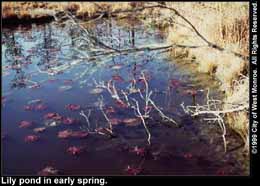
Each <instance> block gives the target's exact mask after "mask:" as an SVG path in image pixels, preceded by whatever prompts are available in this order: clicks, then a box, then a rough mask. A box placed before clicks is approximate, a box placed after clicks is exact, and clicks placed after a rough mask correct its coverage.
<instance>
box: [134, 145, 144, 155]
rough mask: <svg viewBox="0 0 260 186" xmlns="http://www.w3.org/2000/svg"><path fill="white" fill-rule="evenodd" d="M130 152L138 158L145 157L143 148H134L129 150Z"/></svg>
mask: <svg viewBox="0 0 260 186" xmlns="http://www.w3.org/2000/svg"><path fill="white" fill-rule="evenodd" d="M130 152H133V153H135V154H136V155H138V156H144V155H145V148H144V147H138V146H135V147H134V148H132V149H130Z"/></svg>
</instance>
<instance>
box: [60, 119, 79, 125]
mask: <svg viewBox="0 0 260 186" xmlns="http://www.w3.org/2000/svg"><path fill="white" fill-rule="evenodd" d="M62 122H63V123H64V124H66V125H72V124H76V123H77V122H78V120H76V119H74V118H70V117H65V118H63V119H62Z"/></svg>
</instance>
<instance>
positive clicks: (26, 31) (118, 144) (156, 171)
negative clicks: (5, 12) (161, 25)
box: [1, 19, 243, 175]
mask: <svg viewBox="0 0 260 186" xmlns="http://www.w3.org/2000/svg"><path fill="white" fill-rule="evenodd" d="M84 26H85V27H86V28H87V29H86V30H82V29H79V28H77V25H75V24H72V23H71V22H69V21H67V22H64V23H62V24H61V23H58V22H51V23H46V24H38V25H37V24H30V25H23V26H22V25H19V26H15V27H4V28H3V29H2V112H1V114H2V121H1V123H2V125H1V127H2V128H1V129H2V162H3V163H2V165H3V167H2V169H3V170H2V171H3V174H4V175H240V174H243V173H242V172H241V166H240V165H238V164H237V162H236V158H235V156H233V155H232V153H231V152H227V153H225V152H224V149H223V141H222V138H221V130H220V129H219V126H218V125H217V124H214V123H213V124H209V123H208V122H205V121H203V120H201V119H200V118H194V117H191V116H189V115H187V114H185V112H184V110H183V108H182V106H181V105H182V104H183V105H194V104H203V103H204V102H205V101H206V94H207V89H208V88H210V90H211V93H210V95H211V96H215V97H221V94H220V93H219V92H218V82H217V81H216V80H214V79H212V78H211V77H209V76H208V75H204V74H199V73H197V72H195V71H194V70H193V68H192V67H191V65H183V64H180V63H177V62H175V61H174V59H172V58H170V57H169V55H168V51H167V49H163V47H162V50H151V49H149V48H147V49H145V47H144V46H155V47H157V48H158V46H159V47H160V46H166V45H167V43H166V33H164V32H163V31H161V30H158V29H156V28H155V27H152V26H147V25H145V24H143V23H142V22H141V21H138V20H128V19H120V20H117V19H100V20H98V21H96V22H95V23H86V25H84ZM86 32H89V33H88V34H89V35H90V36H86V35H84V34H85V33H86ZM92 36H93V37H92ZM94 36H95V37H94ZM91 37H92V39H93V38H94V39H93V40H95V38H98V41H102V43H100V42H98V41H97V40H96V42H90V39H91ZM86 38H87V39H86ZM89 38H90V39H89ZM108 46H112V47H113V49H114V50H111V49H109V47H108ZM137 48H143V49H142V50H138V49H137ZM166 48H167V47H166ZM116 49H118V50H123V51H124V52H117V50H116ZM233 138H234V137H230V138H229V137H228V136H227V139H228V140H232V139H233ZM236 141H239V140H238V139H236ZM232 143H233V142H232ZM233 144H234V143H233ZM238 146H239V143H238Z"/></svg>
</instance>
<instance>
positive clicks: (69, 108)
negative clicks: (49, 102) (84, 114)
mask: <svg viewBox="0 0 260 186" xmlns="http://www.w3.org/2000/svg"><path fill="white" fill-rule="evenodd" d="M65 108H66V109H67V110H71V111H77V110H79V109H80V108H81V107H80V105H77V104H68V105H66V106H65Z"/></svg>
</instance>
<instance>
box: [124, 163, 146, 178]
mask: <svg viewBox="0 0 260 186" xmlns="http://www.w3.org/2000/svg"><path fill="white" fill-rule="evenodd" d="M125 171H126V173H127V174H128V175H133V176H136V175H138V174H140V173H141V171H142V169H141V168H139V167H137V168H135V167H132V166H130V165H127V167H126V169H125Z"/></svg>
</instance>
